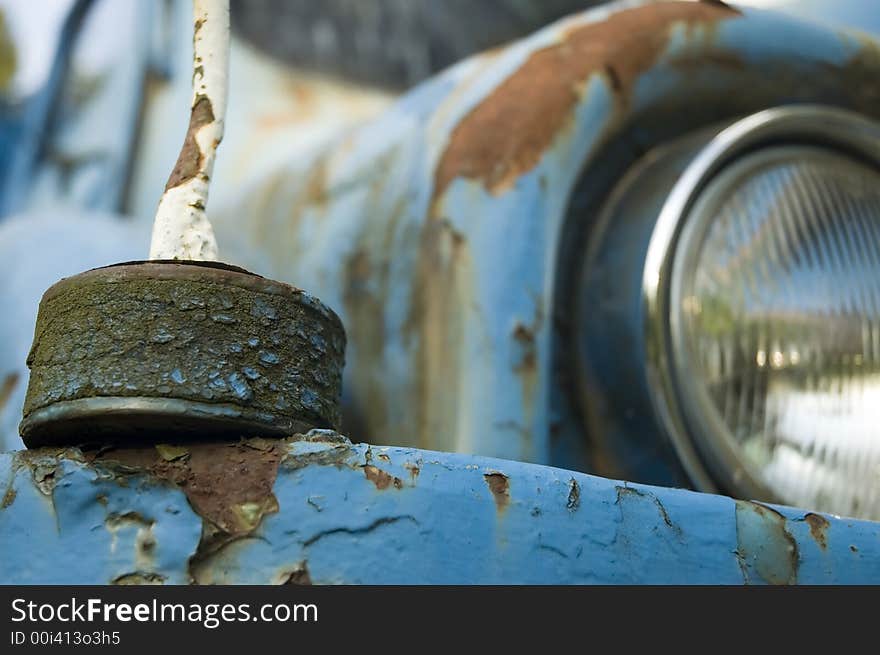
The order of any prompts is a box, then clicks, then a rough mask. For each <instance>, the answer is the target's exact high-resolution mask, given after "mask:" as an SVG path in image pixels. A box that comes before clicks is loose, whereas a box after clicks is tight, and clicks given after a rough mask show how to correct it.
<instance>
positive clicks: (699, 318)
mask: <svg viewBox="0 0 880 655" xmlns="http://www.w3.org/2000/svg"><path fill="white" fill-rule="evenodd" d="M669 309H670V329H671V337H672V348H673V351H674V362H675V367H676V378H677V379H678V381H679V386H680V389H681V397H682V405H683V409H684V412H685V415H686V417H685V418H686V420H687V422H688V424H689V425H691V426H692V429H693V430H694V431H695V433H697V434H701V435H705V436H704V438H702V439H698V440H697V445H698V448H699V449H700V450H701V451H702V452H703V456H704V457H706V458H707V459H710V460H712V459H716V460H718V461H717V463H716V466H718V465H720V466H721V467H723V469H724V470H725V471H727V472H728V474H729V475H730V476H731V477H732V478H733V479H732V482H733V484H734V485H742V482H743V478H749V479H751V482H752V484H751V485H749V486H757V487H760V486H766V487H767V488H768V489H769V490H770V492H771V493H772V494H773V496H775V497H778V498H781V499H783V500H784V501H785V502H788V503H792V504H796V505H800V506H804V507H809V508H814V509H819V510H824V511H831V512H834V513H837V514H846V515H850V516H855V515H864V516H873V517H876V516H880V171H878V170H877V169H876V168H874V167H872V166H871V165H869V164H867V163H864V162H863V161H859V160H857V159H855V158H853V157H851V156H848V155H846V154H842V153H838V152H835V151H833V150H830V149H828V148H824V147H814V146H777V147H768V148H762V149H760V150H758V151H756V152H753V153H751V154H748V155H745V156H743V157H741V158H739V159H738V160H737V161H736V162H735V163H733V164H731V165H730V166H728V167H727V168H725V169H724V170H723V171H721V172H720V173H719V174H718V175H716V176H715V177H714V178H713V179H712V180H711V181H710V182H709V183H708V184H707V186H706V187H705V189H704V190H703V191H702V192H701V193H700V195H699V197H698V199H697V200H696V202H695V203H694V205H693V208H692V209H691V211H690V212H689V216H688V222H687V224H686V225H685V226H684V228H683V229H682V233H681V236H680V237H679V241H678V246H677V248H676V254H675V261H674V263H673V267H672V275H671V282H670V304H669Z"/></svg>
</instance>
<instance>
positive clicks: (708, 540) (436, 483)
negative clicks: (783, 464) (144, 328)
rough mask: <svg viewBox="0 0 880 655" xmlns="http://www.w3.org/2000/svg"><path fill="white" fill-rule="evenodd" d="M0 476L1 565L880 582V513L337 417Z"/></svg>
mask: <svg viewBox="0 0 880 655" xmlns="http://www.w3.org/2000/svg"><path fill="white" fill-rule="evenodd" d="M0 495H2V502H0V534H2V535H4V539H3V542H4V543H5V544H7V545H14V544H17V545H18V546H22V547H9V548H5V549H4V550H3V556H2V557H0V580H2V581H3V582H4V583H51V584H79V583H88V584H96V583H98V584H103V583H116V584H131V583H168V584H171V583H191V582H194V583H221V582H228V583H275V584H309V583H316V584H318V583H377V584H383V583H404V584H408V583H421V584H426V583H428V584H431V583H464V584H468V583H490V584H491V583H502V584H508V583H562V584H568V583H581V584H583V583H636V584H640V583H688V584H690V583H693V584H705V583H709V584H743V583H747V584H763V583H770V584H779V583H803V584H824V583H841V584H844V583H875V584H876V583H878V582H880V524H878V523H870V522H864V521H856V520H848V519H841V518H836V517H832V516H823V515H818V514H815V513H811V512H805V511H802V510H797V509H792V508H787V507H776V506H768V505H761V504H757V503H750V502H745V501H734V500H732V499H730V498H726V497H723V496H714V495H706V494H699V493H695V492H690V491H684V490H678V489H664V488H657V487H649V486H643V485H635V484H629V483H624V482H618V481H614V480H608V479H603V478H598V477H593V476H589V475H584V474H581V473H575V472H571V471H566V470H562V469H556V468H549V467H544V466H538V465H529V464H524V463H521V462H510V461H503V460H496V459H486V458H479V457H466V456H462V455H452V454H444V453H437V452H430V451H424V450H415V449H408V448H391V447H378V446H370V445H367V444H358V445H353V444H351V443H350V442H349V441H348V440H347V439H345V438H344V437H341V436H339V435H337V434H335V433H331V432H326V431H313V432H311V433H309V434H308V435H305V436H303V435H297V436H295V437H291V438H288V439H285V440H264V439H251V440H244V441H241V442H238V443H214V444H205V443H202V444H188V445H187V444H177V445H173V444H163V445H159V446H156V447H151V448H144V449H139V450H138V449H119V450H106V449H105V450H99V451H86V452H83V451H80V450H77V449H68V450H58V449H55V450H51V449H39V450H31V451H22V452H18V453H10V454H5V455H0ZM24 544H27V547H23V546H24Z"/></svg>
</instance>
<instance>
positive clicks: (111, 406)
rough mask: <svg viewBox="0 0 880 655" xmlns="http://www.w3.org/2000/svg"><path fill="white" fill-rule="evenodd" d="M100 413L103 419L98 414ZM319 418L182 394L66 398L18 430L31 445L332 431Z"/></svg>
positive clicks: (31, 416) (25, 420)
mask: <svg viewBox="0 0 880 655" xmlns="http://www.w3.org/2000/svg"><path fill="white" fill-rule="evenodd" d="M98 417H100V419H101V420H100V421H97V420H96V418H98ZM329 427H330V426H329V425H326V424H324V423H321V422H320V421H314V422H308V421H302V420H291V419H286V420H285V419H284V418H283V417H280V416H277V415H272V414H265V413H263V412H256V411H248V410H247V409H246V408H242V407H238V406H236V405H231V404H227V403H200V402H195V401H191V400H181V399H179V398H149V397H144V396H133V397H99V398H79V399H77V400H67V401H62V402H58V403H54V404H52V405H48V406H46V407H42V408H40V409H37V410H34V411H33V412H31V413H30V414H28V415H27V416H25V417H24V418H23V419H22V421H21V425H20V427H19V432H20V434H21V437H22V439H23V440H24V443H25V445H26V446H27V447H28V448H37V447H40V446H49V445H60V444H69V443H71V441H70V437H71V436H76V435H81V436H82V437H83V438H82V439H81V440H80V443H88V442H89V441H90V439H91V438H93V437H98V436H107V435H115V436H117V437H120V441H123V442H131V441H138V440H143V439H147V438H148V437H151V436H158V435H161V436H163V437H164V436H166V435H169V434H174V435H183V436H202V437H204V435H210V436H211V437H212V438H223V437H227V438H229V437H235V438H238V437H243V436H247V437H256V436H261V437H286V436H289V435H292V434H296V433H303V432H307V431H308V430H310V429H313V428H316V429H327V428H329Z"/></svg>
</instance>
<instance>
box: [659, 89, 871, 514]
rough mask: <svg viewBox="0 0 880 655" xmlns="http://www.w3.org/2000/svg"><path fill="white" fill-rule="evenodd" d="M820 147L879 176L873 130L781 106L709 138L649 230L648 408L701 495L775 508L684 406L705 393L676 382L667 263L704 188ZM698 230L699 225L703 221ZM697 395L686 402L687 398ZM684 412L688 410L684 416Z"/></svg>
mask: <svg viewBox="0 0 880 655" xmlns="http://www.w3.org/2000/svg"><path fill="white" fill-rule="evenodd" d="M788 146H798V147H814V148H821V149H823V150H826V151H830V152H833V153H836V154H838V155H840V156H844V157H849V158H851V159H856V160H860V161H861V162H863V163H867V164H868V165H870V166H872V167H874V168H876V169H878V172H880V126H878V125H877V124H876V123H874V122H872V121H870V120H869V119H867V118H864V117H862V116H861V115H859V114H856V113H854V112H851V111H847V110H843V109H838V108H834V107H828V106H822V105H801V106H785V107H777V108H773V109H767V110H764V111H761V112H758V113H756V114H752V115H750V116H748V117H745V118H743V119H741V120H739V121H737V122H735V123H733V124H731V125H730V126H728V127H727V128H725V129H723V130H722V131H720V132H719V133H718V134H717V135H716V136H715V137H713V138H712V139H711V140H710V141H709V142H708V143H707V144H706V145H705V146H704V147H703V148H702V149H701V150H700V152H699V153H698V154H697V155H696V156H695V157H694V158H693V160H692V161H691V162H690V163H689V165H688V166H687V168H686V169H685V171H684V173H683V174H682V175H681V177H680V178H679V179H678V181H677V182H676V183H675V185H674V186H673V187H672V190H671V191H670V193H669V195H668V196H667V198H666V200H665V202H664V204H663V207H662V209H661V211H660V213H659V216H658V219H657V221H656V223H655V225H654V228H653V232H652V234H651V237H650V241H649V244H648V249H647V253H646V257H645V264H644V269H643V276H642V303H643V306H644V311H645V314H644V315H645V326H644V328H645V345H646V362H645V366H646V375H647V378H648V382H649V384H648V388H649V395H650V399H651V403H652V405H653V408H654V411H655V413H656V414H657V416H658V419H659V422H660V424H661V426H662V428H663V431H664V432H665V433H666V435H667V437H668V438H669V440H670V442H671V443H672V446H673V448H674V449H675V452H676V454H677V455H678V457H679V459H680V462H681V464H682V467H683V468H684V470H685V471H686V473H687V475H688V476H689V477H690V479H691V481H692V483H693V484H694V485H695V486H696V487H697V488H698V489H700V490H702V491H708V492H713V493H715V492H718V491H719V490H724V491H726V492H728V493H733V494H736V495H738V496H745V497H749V498H760V499H765V500H771V501H778V500H780V499H779V498H778V495H777V494H776V493H775V492H774V491H773V490H772V489H771V488H769V487H768V486H767V485H766V484H765V483H764V482H763V481H762V480H760V479H759V478H758V477H756V476H755V475H753V474H752V472H751V471H749V470H748V468H747V467H746V466H744V463H743V460H742V457H741V455H740V454H739V453H737V451H736V450H735V449H734V448H733V447H732V446H731V445H730V443H729V440H728V439H725V438H723V436H722V434H720V430H723V429H724V428H723V426H715V428H714V433H709V434H706V433H703V432H700V430H701V429H704V428H705V424H706V421H695V420H694V418H693V416H694V412H695V411H696V410H694V409H693V408H692V407H693V405H695V404H698V403H702V404H703V406H704V407H707V406H708V404H707V399H708V393H707V392H706V390H705V389H700V387H699V385H696V384H694V381H693V380H689V379H687V376H684V375H682V371H681V367H680V365H679V361H680V356H679V355H680V353H681V352H683V351H682V347H683V345H684V344H683V342H682V339H683V334H682V332H683V331H682V330H681V329H679V328H680V326H676V325H675V321H676V320H677V317H678V312H675V311H672V310H673V309H674V307H675V306H674V304H673V303H672V297H671V293H672V287H673V281H674V263H675V260H676V255H677V253H678V252H679V246H680V245H681V237H682V234H683V232H684V230H685V228H686V227H687V226H688V223H689V221H690V220H693V210H694V208H695V206H696V205H697V203H698V202H699V201H700V200H701V199H703V196H704V192H705V191H706V190H707V187H709V185H710V184H712V183H713V182H714V181H716V180H717V179H718V177H719V176H720V175H722V174H723V173H724V172H725V171H726V170H729V168H730V167H732V166H735V164H736V163H737V162H741V161H742V159H743V158H745V157H749V156H750V155H752V154H754V153H755V152H758V151H761V150H764V149H768V150H769V149H776V148H779V147H788ZM703 222H704V223H705V221H703ZM701 393H702V394H703V395H705V397H699V398H696V399H694V400H690V401H689V400H688V398H687V394H701ZM689 407H690V408H691V409H690V410H689Z"/></svg>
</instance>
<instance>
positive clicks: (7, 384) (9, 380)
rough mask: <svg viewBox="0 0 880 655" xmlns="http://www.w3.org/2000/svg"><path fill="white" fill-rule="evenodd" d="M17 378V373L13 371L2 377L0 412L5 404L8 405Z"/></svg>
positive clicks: (0, 383)
mask: <svg viewBox="0 0 880 655" xmlns="http://www.w3.org/2000/svg"><path fill="white" fill-rule="evenodd" d="M18 378H19V375H18V372H17V371H13V372H12V373H10V374H9V375H7V376H6V377H4V378H3V381H2V382H0V411H2V410H3V408H4V407H5V406H6V403H8V402H9V399H10V398H11V397H12V392H13V391H15V387H16V385H17V384H18Z"/></svg>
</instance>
